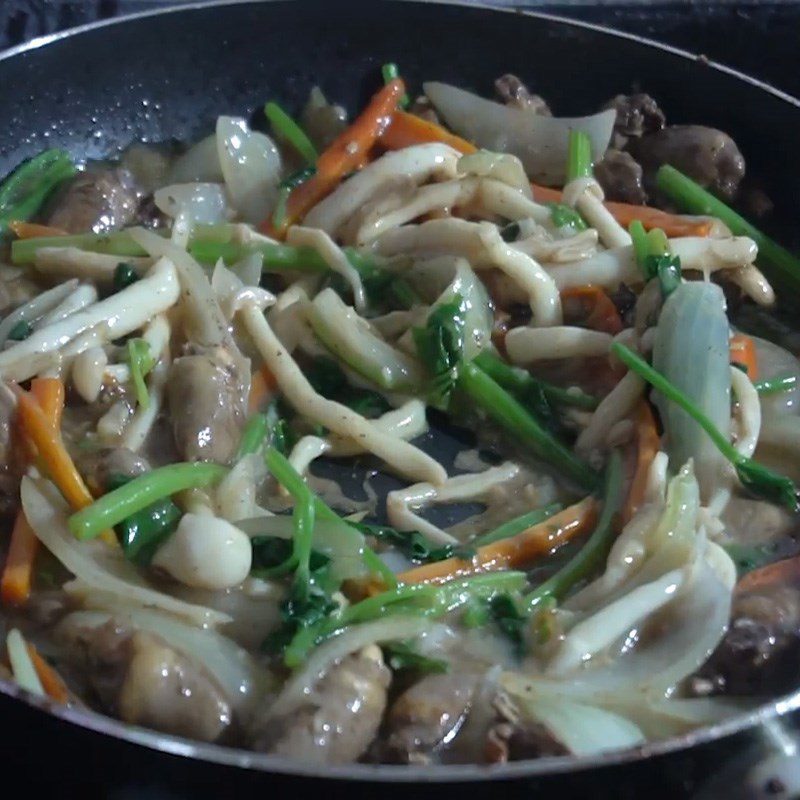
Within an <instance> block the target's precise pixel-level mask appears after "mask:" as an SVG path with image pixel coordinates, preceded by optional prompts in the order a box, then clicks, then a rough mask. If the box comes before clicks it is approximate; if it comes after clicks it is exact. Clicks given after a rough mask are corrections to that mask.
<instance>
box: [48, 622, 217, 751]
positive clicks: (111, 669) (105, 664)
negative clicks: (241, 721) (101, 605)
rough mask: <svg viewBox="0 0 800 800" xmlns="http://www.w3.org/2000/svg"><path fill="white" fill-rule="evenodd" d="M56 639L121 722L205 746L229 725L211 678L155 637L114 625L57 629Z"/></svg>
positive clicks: (110, 623) (104, 704) (101, 700)
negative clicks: (188, 739) (194, 741)
mask: <svg viewBox="0 0 800 800" xmlns="http://www.w3.org/2000/svg"><path fill="white" fill-rule="evenodd" d="M61 635H62V637H63V639H64V640H65V644H67V645H68V647H67V649H66V658H67V659H69V660H70V661H71V662H73V663H74V664H76V665H78V666H80V667H81V668H82V670H83V675H84V676H85V677H86V679H87V680H88V682H89V684H90V686H91V688H92V689H93V690H94V692H95V693H96V694H97V697H98V698H99V700H100V702H101V703H102V705H103V707H104V708H106V709H107V710H108V711H109V712H110V713H112V714H114V715H115V716H118V717H119V718H120V719H121V720H122V721H123V722H127V723H129V724H131V725H143V726H144V727H148V728H154V729H156V730H159V731H163V732H164V733H170V734H173V735H175V736H188V737H191V738H192V739H199V740H201V741H205V742H213V741H216V740H217V739H218V738H219V737H220V736H221V735H222V733H223V732H224V731H225V730H226V729H227V728H228V727H229V726H230V724H231V719H232V712H231V707H230V703H229V701H228V700H227V698H226V697H225V696H224V694H223V692H222V691H221V690H220V689H219V687H218V686H217V685H216V683H215V682H214V681H213V679H212V678H211V677H210V676H209V675H208V674H207V673H206V672H205V670H204V669H203V668H202V667H200V666H198V665H196V664H193V663H191V661H190V660H189V659H188V658H186V657H185V656H184V655H182V654H180V653H178V652H177V651H175V650H173V649H172V648H171V647H169V646H168V645H167V643H166V642H164V641H163V640H161V639H160V638H158V637H157V636H153V635H151V634H148V633H142V632H140V631H137V632H131V631H129V630H127V629H125V628H121V627H118V626H116V625H115V624H114V623H113V622H109V623H107V624H106V625H102V626H100V627H97V628H77V627H76V628H66V629H64V628H62V630H61Z"/></svg>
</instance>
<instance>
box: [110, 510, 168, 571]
mask: <svg viewBox="0 0 800 800" xmlns="http://www.w3.org/2000/svg"><path fill="white" fill-rule="evenodd" d="M180 519H181V510H180V509H179V508H178V506H176V505H175V503H173V502H172V500H170V499H169V498H166V499H164V500H159V501H157V502H155V503H153V505H151V506H147V508H143V509H142V510H141V511H137V512H135V513H133V514H131V515H130V516H129V517H126V518H125V519H124V520H122V522H120V523H119V524H118V525H115V526H114V531H115V533H116V534H117V539H118V540H119V543H120V546H121V547H122V552H123V553H125V558H127V559H128V560H129V561H133V562H134V563H135V564H138V565H139V566H147V565H148V564H149V563H150V562H151V561H152V560H153V556H154V555H155V551H156V550H157V549H158V547H159V546H160V545H161V544H162V543H163V542H164V541H165V540H166V539H167V538H169V536H170V535H171V534H172V532H173V531H174V530H175V528H176V527H177V526H178V523H179V522H180Z"/></svg>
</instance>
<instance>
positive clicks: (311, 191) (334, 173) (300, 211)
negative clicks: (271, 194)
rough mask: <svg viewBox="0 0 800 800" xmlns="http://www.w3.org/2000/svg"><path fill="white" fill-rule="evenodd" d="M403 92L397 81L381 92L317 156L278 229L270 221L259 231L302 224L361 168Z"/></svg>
mask: <svg viewBox="0 0 800 800" xmlns="http://www.w3.org/2000/svg"><path fill="white" fill-rule="evenodd" d="M405 92H406V87H405V84H404V83H403V81H402V80H401V79H400V78H395V80H393V81H390V82H389V83H387V84H386V85H385V86H384V87H383V88H381V90H380V91H379V92H377V93H376V94H375V95H374V96H373V97H372V100H370V102H369V104H368V105H367V107H366V108H365V109H364V111H362V112H361V114H359V116H358V117H357V118H356V119H355V121H354V122H353V124H352V125H350V126H349V127H348V128H347V129H346V130H345V131H343V132H342V133H341V134H340V135H339V136H337V137H336V139H335V140H334V141H333V142H332V143H331V144H330V146H329V147H328V149H327V150H325V152H324V153H322V154H321V155H320V157H319V158H318V159H317V171H316V172H315V173H314V175H313V176H312V177H311V178H309V179H308V180H307V181H304V182H303V183H301V184H299V185H298V186H296V187H295V188H294V189H293V190H292V193H291V194H290V195H289V200H288V201H287V203H286V214H285V215H284V219H283V222H282V224H281V226H280V228H279V229H278V230H274V229H273V228H272V220H271V218H270V219H267V220H265V221H264V223H262V228H264V229H266V230H267V231H268V232H269V233H272V234H273V235H281V234H283V233H284V232H285V230H286V228H288V227H289V226H290V225H292V224H294V223H295V222H298V221H299V220H301V219H302V218H303V217H304V216H305V215H306V214H307V213H308V212H309V211H310V210H311V209H312V208H313V207H314V206H315V205H316V204H317V203H318V202H319V201H320V200H322V199H323V198H325V197H327V196H328V195H329V194H330V193H331V192H332V191H333V190H334V189H335V188H336V187H337V186H338V185H339V183H340V181H341V180H342V178H344V177H345V176H346V175H347V174H348V173H350V172H352V171H353V170H355V169H357V168H358V167H359V165H360V164H363V163H364V160H365V159H366V158H367V157H368V156H369V151H370V150H371V149H372V147H373V146H374V144H375V142H376V141H377V139H378V137H379V136H380V135H381V133H383V131H384V129H385V128H386V126H387V125H388V124H389V120H390V119H391V116H392V113H393V112H394V110H395V109H396V108H397V103H398V101H399V100H400V98H401V97H402V96H403V95H404V94H405Z"/></svg>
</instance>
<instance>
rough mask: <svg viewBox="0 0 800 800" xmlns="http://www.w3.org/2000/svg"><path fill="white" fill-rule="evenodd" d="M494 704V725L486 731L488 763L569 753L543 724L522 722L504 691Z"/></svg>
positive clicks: (530, 721)
mask: <svg viewBox="0 0 800 800" xmlns="http://www.w3.org/2000/svg"><path fill="white" fill-rule="evenodd" d="M493 705H494V708H495V711H496V712H497V722H496V723H495V724H494V725H493V726H492V727H491V728H490V729H489V732H488V734H487V736H486V746H485V748H484V749H485V752H484V755H485V757H486V760H487V761H488V762H489V763H491V764H496V763H501V762H505V761H520V760H522V759H526V758H542V757H543V756H561V755H568V754H569V749H568V748H567V747H566V746H565V745H564V744H563V743H562V742H560V741H559V740H558V739H556V738H555V736H553V734H552V733H551V732H550V731H549V730H548V729H547V728H546V727H545V726H544V725H542V724H540V723H538V722H534V721H532V720H527V719H523V718H522V716H521V715H520V713H519V709H518V708H517V706H516V704H515V703H514V702H513V701H512V700H511V698H510V697H508V696H507V695H506V694H505V693H504V692H500V693H499V694H497V695H496V696H495V698H494V702H493Z"/></svg>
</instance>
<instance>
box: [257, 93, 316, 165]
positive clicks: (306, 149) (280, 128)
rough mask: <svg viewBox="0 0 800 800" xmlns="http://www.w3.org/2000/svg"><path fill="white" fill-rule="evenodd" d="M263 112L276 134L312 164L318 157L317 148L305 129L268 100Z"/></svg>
mask: <svg viewBox="0 0 800 800" xmlns="http://www.w3.org/2000/svg"><path fill="white" fill-rule="evenodd" d="M264 114H265V115H266V117H267V119H268V120H269V122H270V124H271V125H272V130H273V131H274V132H275V134H276V135H277V136H280V137H281V138H283V139H285V140H286V141H287V142H288V143H289V144H290V145H291V146H292V147H293V148H294V149H295V150H296V151H297V152H298V153H299V154H300V155H301V156H302V157H303V159H304V160H305V162H306V163H307V164H308V165H309V166H312V167H313V166H314V164H316V163H317V159H318V158H319V153H317V148H316V147H314V145H313V144H312V142H311V139H309V138H308V136H306V133H305V131H304V130H303V129H302V128H301V127H300V126H299V125H298V124H297V123H296V122H295V121H294V120H293V119H292V118H291V117H290V116H289V115H288V114H287V113H286V112H285V111H284V110H283V109H282V108H281V107H280V106H279V105H278V104H277V103H273V102H272V101H270V102H269V103H267V104H266V105H265V106H264Z"/></svg>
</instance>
